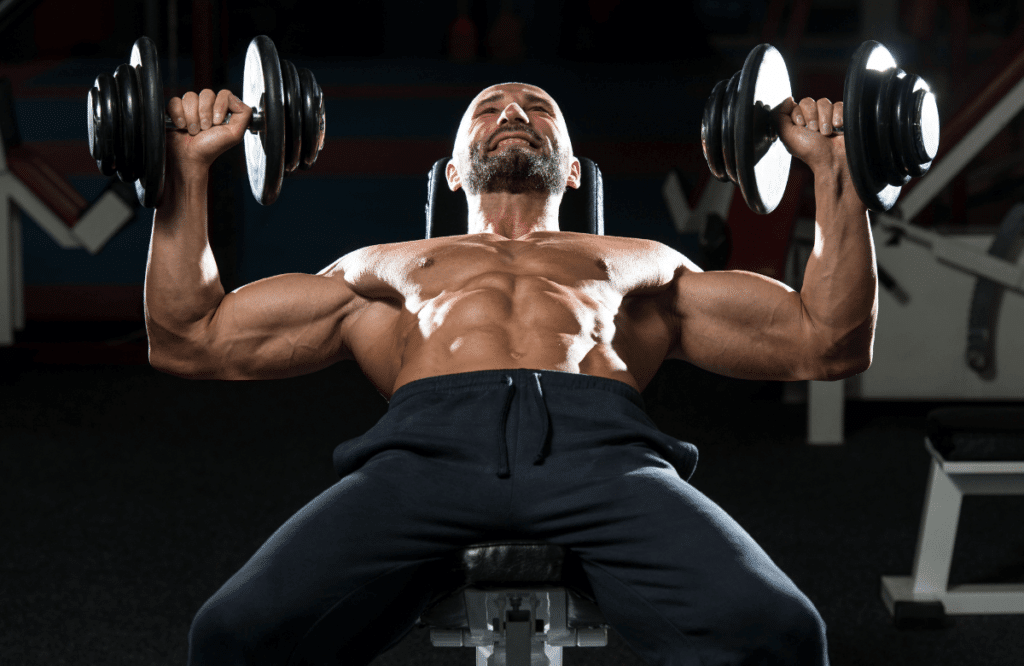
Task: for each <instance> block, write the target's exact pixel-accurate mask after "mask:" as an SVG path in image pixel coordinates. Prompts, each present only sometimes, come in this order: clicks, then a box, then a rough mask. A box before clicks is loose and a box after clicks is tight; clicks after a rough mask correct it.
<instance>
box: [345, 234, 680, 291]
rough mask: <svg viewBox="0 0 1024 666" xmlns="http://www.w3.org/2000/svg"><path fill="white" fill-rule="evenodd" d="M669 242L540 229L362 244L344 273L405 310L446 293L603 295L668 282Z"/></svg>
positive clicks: (361, 287) (671, 270) (672, 266)
mask: <svg viewBox="0 0 1024 666" xmlns="http://www.w3.org/2000/svg"><path fill="white" fill-rule="evenodd" d="M673 254H674V251H672V250H671V249H670V248H667V247H665V246H664V245H661V244H660V243H656V242H654V241H648V240H643V239H634V238H622V237H608V236H601V237H595V236H590V235H589V234H578V233H573V232H537V233H535V234H530V235H529V236H528V237H524V239H523V240H508V239H501V238H500V237H499V236H494V235H490V234H473V235H467V236H455V237H446V238H437V239H425V240H419V241H410V242H406V243H395V244H389V245H379V246H373V247H370V248H364V250H363V251H361V252H359V253H357V256H354V257H353V258H352V259H351V260H349V261H348V263H347V265H345V266H344V269H345V279H346V281H348V282H349V283H350V284H351V285H352V286H353V288H354V289H355V291H356V292H357V293H360V294H361V295H363V296H365V297H368V298H386V299H394V300H401V301H402V302H403V303H404V304H405V306H406V308H408V309H413V310H416V309H418V307H417V305H422V304H424V303H426V302H428V301H431V300H433V299H436V298H438V297H439V296H442V295H444V294H446V293H448V294H451V293H454V292H465V291H471V290H478V289H496V290H499V291H505V292H508V293H509V295H510V296H511V295H513V292H515V291H516V290H524V291H531V290H534V291H535V290H538V289H540V290H544V289H551V290H555V291H557V290H567V291H571V292H575V293H578V294H580V295H581V296H588V297H591V298H595V299H598V300H602V301H606V300H608V299H613V300H621V299H622V298H624V297H626V296H628V295H630V294H634V293H653V292H655V291H658V290H661V289H664V288H667V287H668V285H669V284H670V282H671V279H672V276H673V275H674V273H675V270H676V268H677V267H678V263H677V261H676V260H675V257H673V256H672V255H673Z"/></svg>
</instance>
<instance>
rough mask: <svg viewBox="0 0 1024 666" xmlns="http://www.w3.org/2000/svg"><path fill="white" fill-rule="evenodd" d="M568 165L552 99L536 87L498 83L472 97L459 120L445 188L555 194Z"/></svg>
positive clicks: (565, 135) (561, 122) (568, 145)
mask: <svg viewBox="0 0 1024 666" xmlns="http://www.w3.org/2000/svg"><path fill="white" fill-rule="evenodd" d="M573 160H574V158H573V156H572V144H571V143H570V141H569V133H568V131H567V130H566V127H565V120H564V119H563V118H562V112H561V110H560V109H559V108H558V105H557V104H556V103H555V100H554V99H552V98H551V96H550V95H548V94H547V93H546V92H544V91H543V90H542V89H540V88H538V87H536V86H531V85H526V84H522V83H504V84H500V85H496V86H491V87H490V88H487V89H485V90H484V91H483V92H481V93H480V94H479V95H477V96H476V98H475V99H474V100H473V102H472V103H471V104H470V105H469V108H468V109H467V110H466V113H465V115H464V116H463V117H462V123H461V124H460V125H459V134H458V136H457V137H456V140H455V150H454V152H453V156H452V162H451V163H449V167H448V171H449V184H450V185H451V187H452V189H453V190H454V189H458V188H459V187H461V186H465V187H466V190H467V191H468V192H470V193H471V194H479V193H488V192H509V193H511V194H519V193H522V192H529V191H537V192H548V193H551V194H557V195H561V194H562V193H563V192H564V191H565V186H566V181H567V179H568V177H569V171H570V168H571V167H572V162H573ZM453 163H454V166H455V170H457V174H456V173H453V167H452V164H453ZM577 169H578V167H577ZM453 177H454V181H453ZM573 186H576V183H573Z"/></svg>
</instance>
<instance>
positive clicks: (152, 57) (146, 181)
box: [129, 37, 167, 208]
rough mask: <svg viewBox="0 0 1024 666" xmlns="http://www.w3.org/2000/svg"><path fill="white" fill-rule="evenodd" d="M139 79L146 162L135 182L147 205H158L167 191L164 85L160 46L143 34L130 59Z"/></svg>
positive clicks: (144, 203)
mask: <svg viewBox="0 0 1024 666" xmlns="http://www.w3.org/2000/svg"><path fill="white" fill-rule="evenodd" d="M129 64H130V65H131V66H132V68H134V69H135V73H136V75H137V76H138V80H139V101H140V104H139V110H140V111H141V115H142V118H141V127H142V132H141V134H140V135H139V138H140V139H141V141H142V165H141V169H140V174H139V179H138V180H137V181H135V194H136V195H138V197H139V203H141V204H142V205H143V206H145V207H146V208H155V207H156V206H157V204H158V203H159V202H160V198H161V197H162V196H163V193H164V161H165V160H166V159H167V158H166V146H165V143H164V142H165V141H166V137H165V136H164V132H165V130H164V109H163V104H162V103H161V98H162V96H163V91H164V86H163V79H161V78H160V63H159V61H158V60H157V55H156V46H155V45H154V44H153V40H151V39H150V38H149V37H139V38H138V39H137V40H136V41H135V44H134V46H132V57H131V60H130V61H129Z"/></svg>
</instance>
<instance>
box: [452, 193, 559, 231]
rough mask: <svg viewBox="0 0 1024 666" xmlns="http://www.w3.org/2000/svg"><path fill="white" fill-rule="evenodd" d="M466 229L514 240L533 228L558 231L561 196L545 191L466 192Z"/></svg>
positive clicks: (535, 229) (534, 229)
mask: <svg viewBox="0 0 1024 666" xmlns="http://www.w3.org/2000/svg"><path fill="white" fill-rule="evenodd" d="M466 199H467V202H468V204H469V232H470V233H489V234H497V235H499V236H504V237H505V238H508V239H511V240H515V239H516V238H521V237H523V236H525V235H526V234H529V233H532V232H534V231H558V205H559V204H560V203H561V201H562V197H561V196H558V195H553V194H551V193H549V192H523V193H521V194H509V193H507V192H495V193H483V194H470V195H467V197H466Z"/></svg>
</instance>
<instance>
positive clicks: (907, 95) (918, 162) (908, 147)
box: [894, 74, 939, 178]
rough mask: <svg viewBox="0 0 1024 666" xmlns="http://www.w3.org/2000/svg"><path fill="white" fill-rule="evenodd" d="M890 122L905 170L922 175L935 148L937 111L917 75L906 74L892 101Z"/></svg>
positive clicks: (911, 173)
mask: <svg viewBox="0 0 1024 666" xmlns="http://www.w3.org/2000/svg"><path fill="white" fill-rule="evenodd" d="M894 124H895V129H896V142H897V145H899V146H900V151H901V156H902V157H903V164H904V167H905V170H906V172H907V173H908V174H909V175H910V176H913V177H914V178H918V177H920V176H923V175H925V174H926V173H928V169H930V168H931V165H932V160H933V159H935V154H936V153H937V152H938V148H939V126H938V125H939V110H938V107H937V106H936V104H935V95H934V94H933V93H932V92H931V90H930V89H929V88H928V84H927V83H925V82H924V80H923V79H921V78H920V77H918V76H915V75H913V74H911V75H909V76H907V81H906V83H905V84H904V85H903V87H902V89H901V90H900V94H899V97H898V99H897V100H896V109H895V111H894ZM925 136H927V141H926V139H925Z"/></svg>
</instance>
